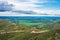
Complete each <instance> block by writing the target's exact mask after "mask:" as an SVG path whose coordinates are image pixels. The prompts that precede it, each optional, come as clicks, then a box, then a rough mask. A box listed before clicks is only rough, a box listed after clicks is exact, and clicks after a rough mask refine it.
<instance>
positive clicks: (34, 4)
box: [0, 0, 60, 15]
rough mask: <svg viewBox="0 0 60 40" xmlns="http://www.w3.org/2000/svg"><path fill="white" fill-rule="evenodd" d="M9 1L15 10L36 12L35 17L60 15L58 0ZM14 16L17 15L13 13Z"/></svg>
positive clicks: (59, 2)
mask: <svg viewBox="0 0 60 40" xmlns="http://www.w3.org/2000/svg"><path fill="white" fill-rule="evenodd" d="M0 1H2V0H0ZM7 1H8V2H9V3H10V4H14V9H13V10H24V11H33V12H36V14H34V15H60V1H58V0H7ZM10 14H12V13H10ZM10 14H8V15H10ZM22 14H23V13H22ZM0 15H1V14H0ZM3 15H5V14H3ZM12 15H15V13H13V14H12ZM16 15H17V14H16ZM24 15H25V14H24ZM29 15H30V14H29Z"/></svg>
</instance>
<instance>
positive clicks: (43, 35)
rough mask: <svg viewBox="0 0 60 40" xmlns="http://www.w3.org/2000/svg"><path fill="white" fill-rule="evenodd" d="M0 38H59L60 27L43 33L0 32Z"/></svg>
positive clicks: (59, 39) (9, 39)
mask: <svg viewBox="0 0 60 40" xmlns="http://www.w3.org/2000/svg"><path fill="white" fill-rule="evenodd" d="M0 40H60V29H55V30H51V31H48V32H45V33H27V32H24V33H18V32H17V33H7V34H0Z"/></svg>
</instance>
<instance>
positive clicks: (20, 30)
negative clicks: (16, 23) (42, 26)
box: [0, 30, 45, 34]
mask: <svg viewBox="0 0 60 40" xmlns="http://www.w3.org/2000/svg"><path fill="white" fill-rule="evenodd" d="M17 32H28V31H27V30H16V31H8V32H0V34H6V33H17ZM44 32H45V31H39V32H37V31H31V33H44Z"/></svg>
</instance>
